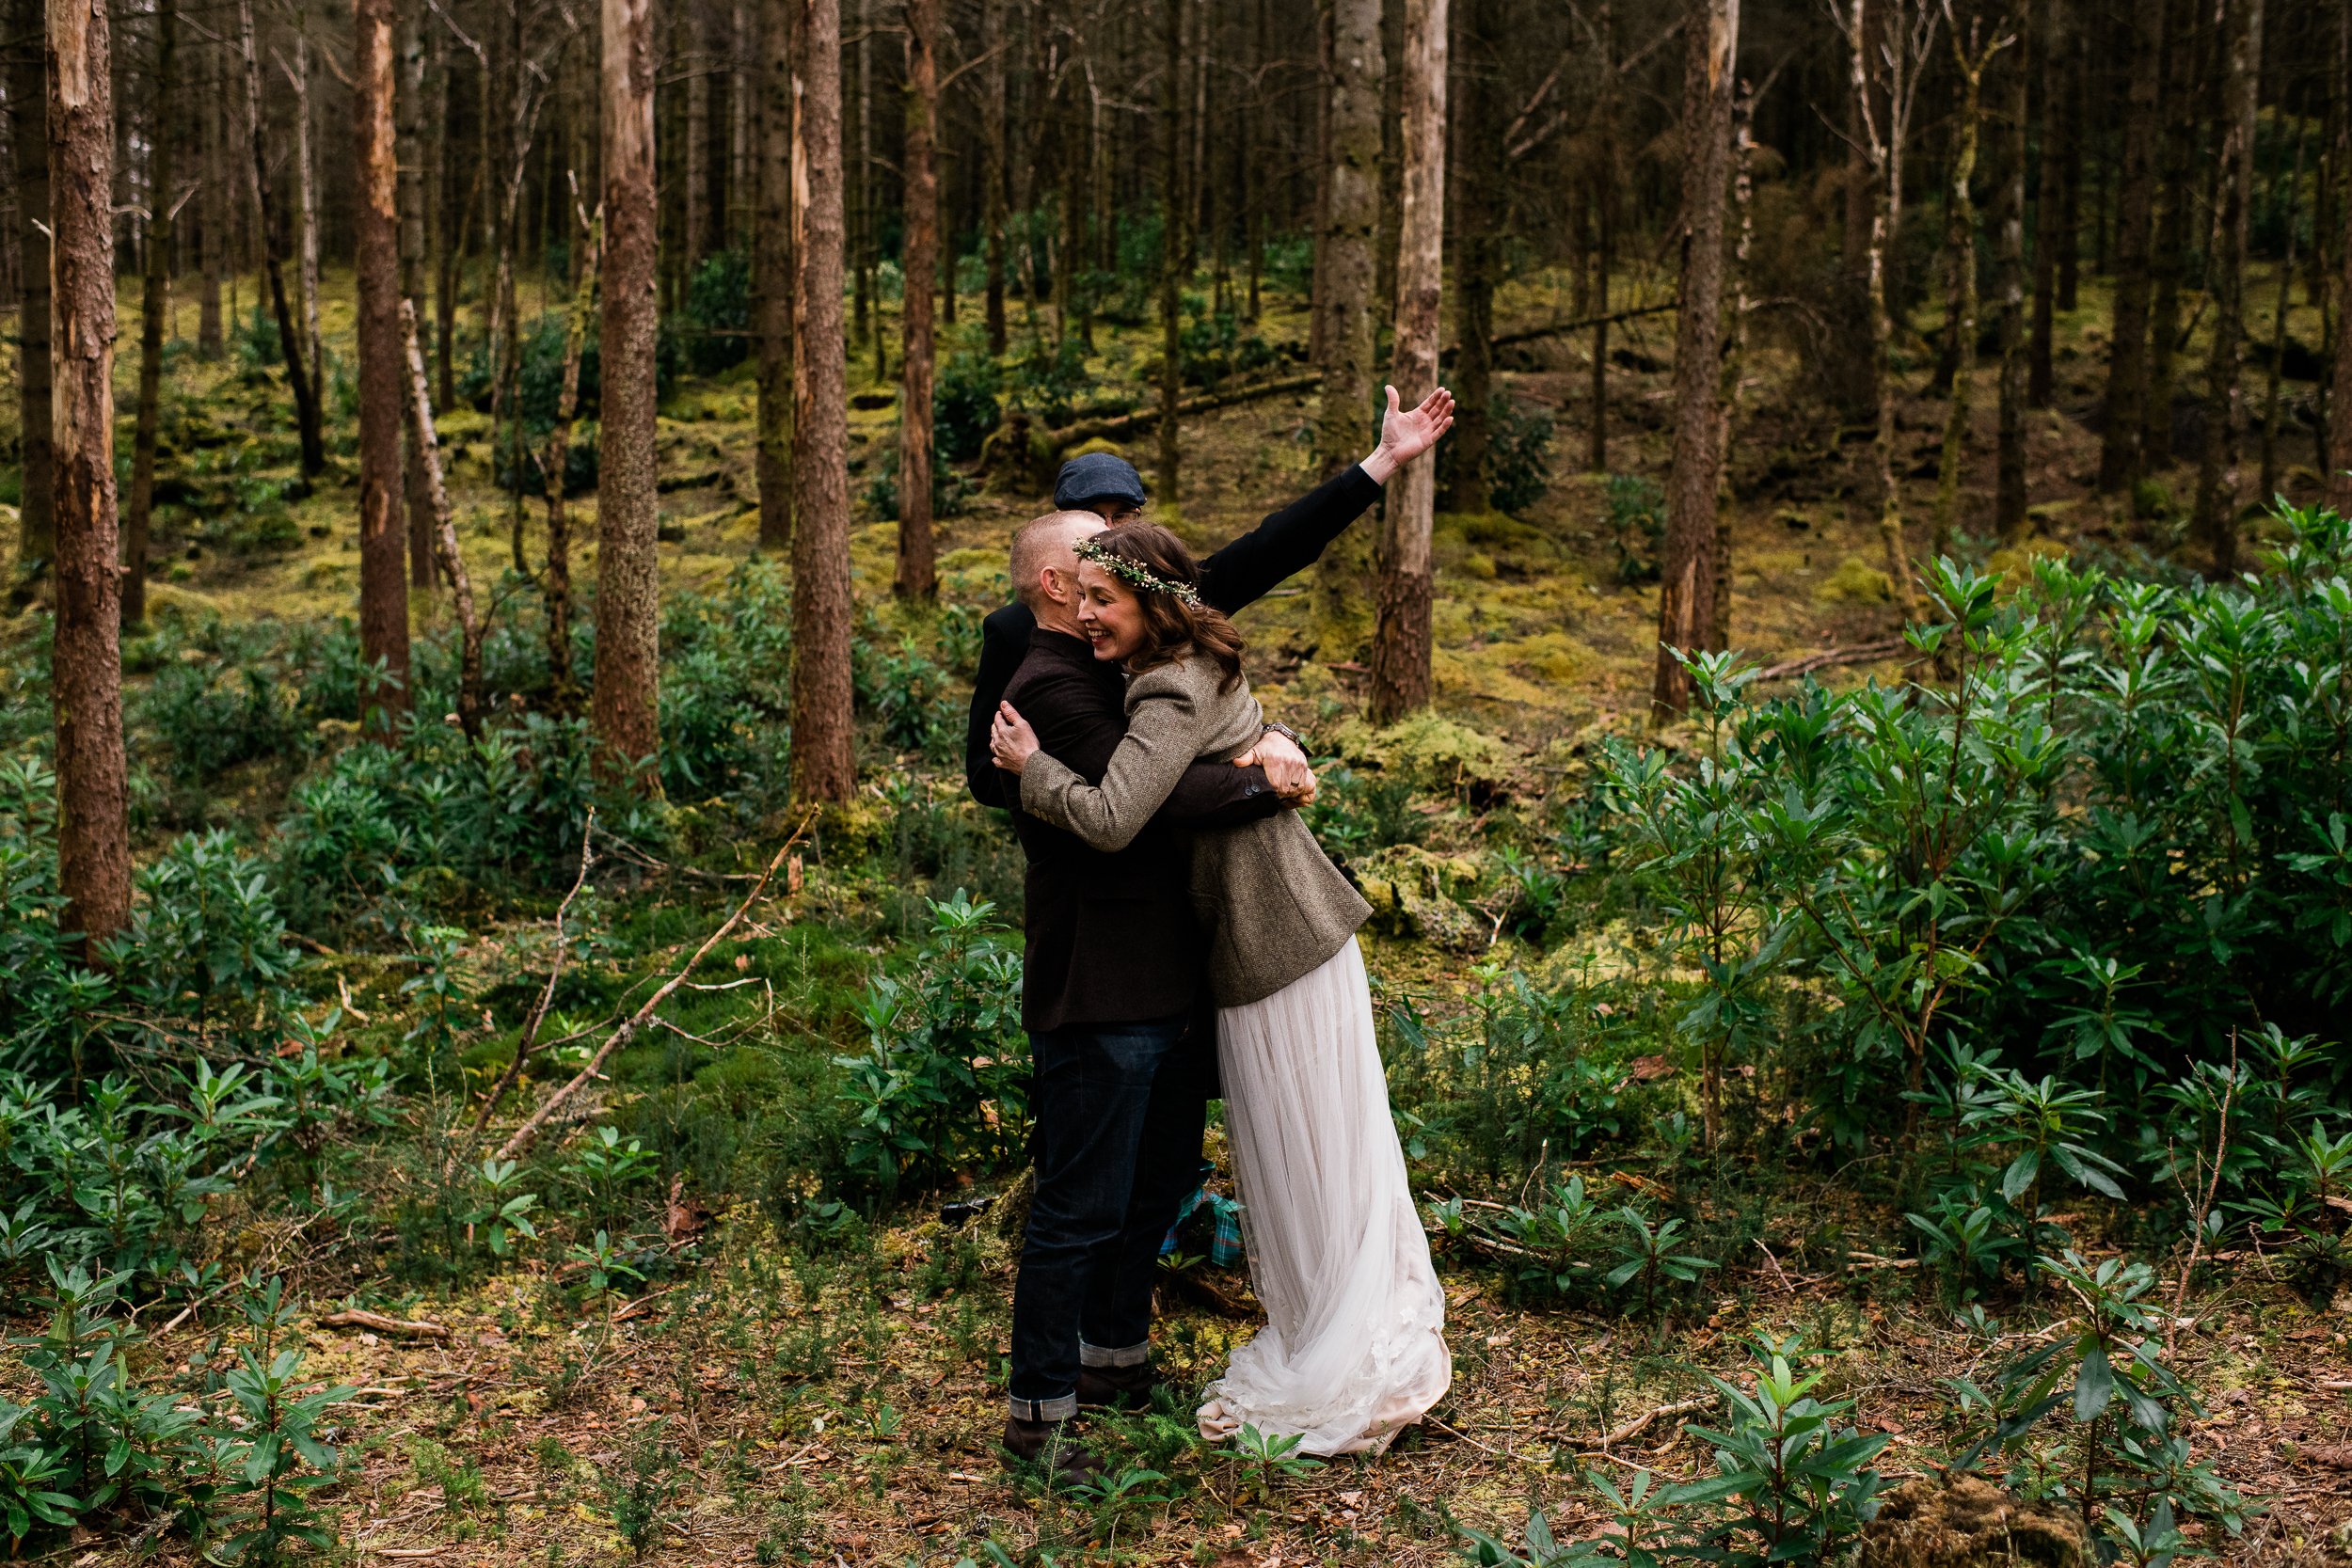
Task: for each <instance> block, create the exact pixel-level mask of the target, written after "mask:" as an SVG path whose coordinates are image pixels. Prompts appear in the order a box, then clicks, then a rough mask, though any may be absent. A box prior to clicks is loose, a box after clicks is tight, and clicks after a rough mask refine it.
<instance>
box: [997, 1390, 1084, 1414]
mask: <svg viewBox="0 0 2352 1568" xmlns="http://www.w3.org/2000/svg"><path fill="white" fill-rule="evenodd" d="M1005 1406H1006V1409H1007V1410H1008V1411H1009V1413H1010V1414H1011V1416H1012V1418H1013V1419H1014V1420H1016V1421H1068V1420H1073V1419H1075V1418H1076V1417H1077V1414H1078V1396H1077V1395H1076V1394H1075V1393H1074V1392H1073V1393H1068V1394H1057V1395H1056V1396H1054V1398H1052V1399H1050V1400H1021V1399H1008V1400H1006V1401H1005Z"/></svg>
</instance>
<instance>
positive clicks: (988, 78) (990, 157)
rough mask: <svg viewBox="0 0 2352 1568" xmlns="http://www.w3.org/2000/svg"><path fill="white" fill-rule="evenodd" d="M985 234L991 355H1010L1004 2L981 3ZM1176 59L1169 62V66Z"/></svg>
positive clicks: (982, 222) (982, 218) (982, 219)
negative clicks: (1007, 342)
mask: <svg viewBox="0 0 2352 1568" xmlns="http://www.w3.org/2000/svg"><path fill="white" fill-rule="evenodd" d="M979 4H980V51H981V61H980V69H979V98H980V230H981V235H980V238H981V245H982V248H983V254H984V256H985V258H986V262H987V274H986V278H985V282H984V288H985V290H986V293H985V295H984V297H983V299H982V306H983V309H984V312H985V315H986V319H987V324H988V352H989V353H991V354H1002V353H1004V352H1005V118H1006V104H1005V84H1006V72H1005V54H1004V48H1003V45H1004V42H1005V40H1004V30H1005V19H1004V14H1003V7H1002V4H1001V0H979ZM1174 63H1175V56H1174V55H1170V56H1169V64H1170V65H1173V64H1174Z"/></svg>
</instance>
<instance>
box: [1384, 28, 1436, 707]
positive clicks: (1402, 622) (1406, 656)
mask: <svg viewBox="0 0 2352 1568" xmlns="http://www.w3.org/2000/svg"><path fill="white" fill-rule="evenodd" d="M1446 11H1447V0H1406V6H1405V49H1404V53H1403V55H1401V59H1402V62H1403V80H1402V82H1401V83H1400V87H1401V90H1402V94H1403V98H1404V119H1403V122H1402V134H1403V136H1404V149H1403V150H1404V166H1403V170H1402V177H1401V180H1400V182H1399V184H1398V208H1397V225H1398V228H1397V236H1398V237H1397V260H1396V344H1395V351H1394V359H1393V361H1392V366H1393V368H1392V371H1391V376H1392V379H1393V380H1394V381H1395V383H1396V388H1397V392H1398V394H1399V396H1400V397H1401V398H1402V399H1404V400H1405V401H1406V404H1407V405H1408V406H1409V404H1414V403H1419V402H1420V401H1421V400H1422V399H1423V398H1425V397H1427V396H1428V395H1429V394H1430V392H1431V391H1432V390H1434V389H1435V388H1436V387H1437V383H1438V332H1439V322H1440V319H1441V318H1440V315H1439V309H1440V305H1441V303H1442V283H1443V271H1444V260H1445V161H1446V160H1445V144H1446V106H1445V104H1446V55H1447V47H1446V46H1447V41H1448V40H1447V37H1446V24H1447V17H1446ZM1437 486H1438V466H1437V464H1436V463H1434V462H1431V461H1426V460H1424V461H1422V462H1418V463H1415V464H1413V465H1412V466H1411V467H1407V468H1406V470H1405V471H1404V472H1403V473H1402V474H1400V475H1398V476H1397V483H1396V493H1395V494H1394V495H1392V496H1391V497H1390V499H1389V504H1388V506H1387V507H1386V508H1385V509H1383V514H1382V516H1381V529H1380V579H1379V586H1378V592H1377V595H1376V606H1375V608H1376V612H1377V615H1378V621H1377V624H1376V626H1375V630H1374V634H1373V644H1372V719H1373V722H1375V723H1377V724H1388V723H1393V722H1394V721H1396V720H1398V719H1400V718H1402V717H1404V716H1405V715H1406V714H1407V713H1410V712H1412V711H1413V710H1414V709H1416V708H1422V707H1426V706H1428V705H1429V699H1430V695H1431V691H1430V647H1429V638H1430V601H1431V589H1432V580H1431V567H1430V531H1431V524H1432V521H1433V515H1434V513H1435V511H1436V504H1437V499H1438V489H1437Z"/></svg>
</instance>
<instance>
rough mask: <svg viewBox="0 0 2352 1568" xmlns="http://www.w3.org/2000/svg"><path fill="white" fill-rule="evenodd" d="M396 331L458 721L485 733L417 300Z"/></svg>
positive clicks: (475, 624)
mask: <svg viewBox="0 0 2352 1568" xmlns="http://www.w3.org/2000/svg"><path fill="white" fill-rule="evenodd" d="M396 330H397V331H398V332H399V334H400V340H401V341H400V346H401V353H402V358H403V369H404V371H405V385H406V388H407V391H406V395H405V398H404V399H403V401H404V402H405V404H406V405H407V412H406V416H405V420H406V423H407V426H408V429H409V431H410V432H411V434H412V435H414V436H415V437H416V452H417V467H419V468H420V469H421V470H422V472H423V474H424V486H423V488H424V504H425V512H426V526H427V527H428V528H429V529H430V530H431V531H432V534H433V547H434V553H435V555H436V556H437V558H438V559H439V561H440V563H441V575H442V576H443V577H445V578H448V579H449V600H450V609H451V610H453V612H454V613H455V614H456V616H457V723H458V726H459V727H460V728H461V729H463V730H464V731H465V732H466V734H467V735H468V736H478V735H480V734H481V733H482V710H483V701H482V634H483V626H482V617H481V616H480V615H478V614H477V613H475V610H474V602H473V577H472V574H471V573H469V572H468V571H467V570H466V557H465V555H464V553H463V552H462V551H460V550H459V549H458V547H457V524H456V521H455V519H454V517H453V515H452V514H451V511H450V504H449V488H448V486H447V485H446V484H445V483H443V482H442V479H441V443H440V437H439V436H438V435H437V433H436V432H435V430H434V428H433V402H432V394H431V392H430V391H429V389H428V388H426V386H425V380H424V347H423V344H422V343H421V342H420V341H419V339H418V332H417V303H416V301H415V300H412V299H403V300H401V302H400V305H399V321H398V324H397V326H396Z"/></svg>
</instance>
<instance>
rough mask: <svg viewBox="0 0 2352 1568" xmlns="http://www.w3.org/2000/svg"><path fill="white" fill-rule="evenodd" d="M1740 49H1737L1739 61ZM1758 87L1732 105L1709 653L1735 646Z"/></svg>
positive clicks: (1745, 86)
mask: <svg viewBox="0 0 2352 1568" xmlns="http://www.w3.org/2000/svg"><path fill="white" fill-rule="evenodd" d="M1738 53H1739V51H1738V49H1737V48H1736V47H1735V48H1734V50H1733V56H1734V59H1735V61H1736V60H1737V57H1738ZM1755 128H1756V89H1755V88H1754V87H1751V86H1749V85H1748V84H1746V83H1744V82H1743V83H1741V84H1740V90H1739V94H1738V96H1737V97H1736V98H1734V99H1733V101H1732V106H1731V198H1732V212H1733V214H1735V215H1736V217H1737V218H1738V221H1739V228H1738V230H1737V234H1738V237H1737V238H1735V239H1734V240H1733V241H1732V242H1731V260H1730V263H1729V276H1728V277H1726V278H1725V279H1724V293H1726V294H1727V295H1728V296H1729V303H1728V307H1727V310H1726V314H1727V317H1728V320H1727V322H1726V324H1725V325H1724V353H1723V362H1724V369H1723V376H1722V380H1721V383H1720V390H1719V391H1718V392H1717V394H1716V407H1715V496H1716V503H1715V602H1714V606H1713V609H1714V613H1713V614H1712V615H1711V616H1709V617H1708V635H1707V646H1708V651H1710V652H1713V653H1723V652H1724V651H1725V650H1727V649H1728V648H1729V647H1730V646H1731V500H1732V497H1731V424H1732V420H1734V419H1735V418H1736V417H1737V416H1738V414H1739V412H1740V380H1741V377H1742V376H1743V375H1744V374H1745V373H1746V369H1747V361H1748V313H1749V311H1750V310H1751V309H1753V308H1754V307H1753V304H1752V302H1751V301H1750V300H1749V298H1748V258H1749V255H1750V253H1751V252H1752V251H1753V250H1754V248H1755V245H1756V209H1755V197H1756V181H1755V177H1754V173H1753V163H1754V155H1755V151H1756V135H1755Z"/></svg>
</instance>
